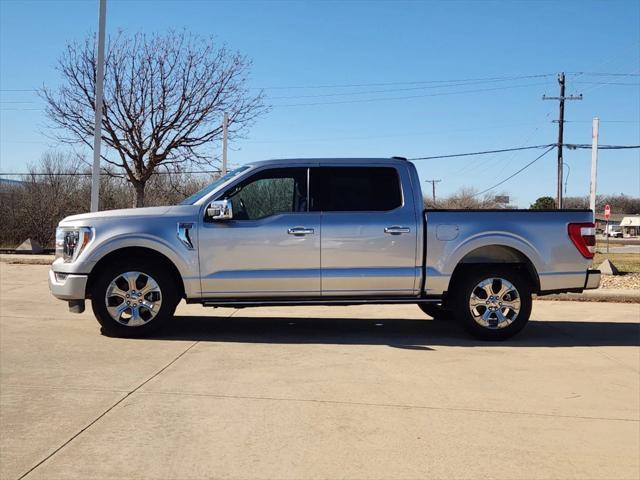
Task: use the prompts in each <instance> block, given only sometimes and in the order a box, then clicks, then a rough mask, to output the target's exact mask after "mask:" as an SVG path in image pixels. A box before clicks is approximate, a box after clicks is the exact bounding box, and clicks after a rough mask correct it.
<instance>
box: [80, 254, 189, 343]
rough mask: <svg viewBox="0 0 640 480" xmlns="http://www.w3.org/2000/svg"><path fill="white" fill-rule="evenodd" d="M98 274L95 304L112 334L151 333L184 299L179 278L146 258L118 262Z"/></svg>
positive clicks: (105, 329)
mask: <svg viewBox="0 0 640 480" xmlns="http://www.w3.org/2000/svg"><path fill="white" fill-rule="evenodd" d="M97 275H98V276H97V278H96V279H95V281H93V284H92V287H91V306H92V308H93V313H94V314H95V316H96V318H97V320H98V322H99V323H100V325H101V326H102V332H103V333H104V334H105V335H108V336H114V337H144V336H148V335H150V334H152V333H153V332H156V331H157V330H158V329H159V328H161V327H162V326H163V325H165V324H166V323H167V322H168V321H170V320H171V318H172V317H173V314H174V312H175V309H176V306H177V305H178V302H179V301H180V295H179V291H178V288H177V285H176V281H175V279H173V278H172V277H171V275H170V274H169V273H168V272H167V271H166V269H163V268H162V266H161V265H158V263H157V262H152V261H150V260H149V259H146V258H142V259H140V260H128V261H127V262H117V263H115V264H114V265H109V266H107V267H106V268H104V269H103V270H102V271H100V272H99V273H98V274H97Z"/></svg>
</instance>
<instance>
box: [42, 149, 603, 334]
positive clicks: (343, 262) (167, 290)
mask: <svg viewBox="0 0 640 480" xmlns="http://www.w3.org/2000/svg"><path fill="white" fill-rule="evenodd" d="M592 220H593V213H592V212H591V211H590V210H552V211H540V210H481V211H478V210H426V211H425V210H424V208H423V197H422V191H421V188H420V180H419V177H418V173H417V171H416V168H415V166H414V165H413V164H412V163H411V162H409V161H406V160H404V159H401V158H395V157H394V158H384V159H371V158H367V159H301V160H272V161H266V162H256V163H251V164H248V165H244V166H242V167H240V168H238V169H236V170H233V171H231V172H229V173H227V174H226V175H224V176H222V177H220V178H219V179H217V180H216V181H214V182H213V183H211V184H210V185H209V186H207V187H206V188H204V189H203V190H201V191H200V192H198V193H196V194H194V195H193V196H191V197H189V198H187V199H185V200H184V201H183V202H182V203H181V204H180V205H175V206H167V207H153V208H137V209H127V210H112V211H103V212H98V213H87V214H82V215H74V216H71V217H68V218H65V219H64V220H63V221H62V222H60V225H59V227H58V229H57V231H56V253H57V258H56V260H55V261H54V262H53V264H52V266H51V271H50V274H49V285H50V289H51V292H52V293H53V295H54V296H56V297H57V298H59V299H62V300H66V301H68V302H69V307H70V309H71V311H74V312H82V311H83V310H84V304H85V299H91V305H92V307H93V312H94V314H95V316H96V317H97V319H98V321H99V322H100V324H101V325H102V329H103V332H104V333H105V334H108V335H116V336H143V335H148V334H150V333H151V332H153V331H155V330H156V329H157V328H159V327H161V326H162V325H164V324H166V323H167V322H170V321H171V320H172V318H173V313H174V311H175V308H176V306H177V304H178V303H179V302H180V300H181V299H185V300H186V301H187V302H189V303H201V304H203V305H205V306H213V307H222V306H225V307H236V308H241V307H252V306H274V305H280V306H283V305H286V306H305V305H354V304H382V303H385V304H407V303H409V304H418V305H419V306H420V308H422V310H423V311H424V312H425V313H427V314H428V315H430V316H432V317H445V316H451V317H454V318H456V319H457V320H458V321H460V322H462V324H463V325H464V326H465V327H466V328H467V329H468V330H469V332H470V333H471V334H473V335H475V336H477V337H480V338H482V339H487V340H500V339H505V338H508V337H510V336H512V335H514V334H515V333H517V332H518V331H519V330H521V329H522V328H523V327H524V326H525V324H526V323H527V321H528V319H529V315H530V313H531V301H532V295H544V294H549V293H559V292H581V291H582V290H583V289H588V288H596V287H597V286H598V284H599V282H600V272H599V271H597V270H590V269H589V265H590V263H591V258H592V257H593V251H594V245H595V231H594V224H593V223H592Z"/></svg>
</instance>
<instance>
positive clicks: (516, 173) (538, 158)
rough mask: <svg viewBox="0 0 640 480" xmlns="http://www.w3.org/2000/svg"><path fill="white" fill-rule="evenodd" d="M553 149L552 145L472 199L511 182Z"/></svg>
mask: <svg viewBox="0 0 640 480" xmlns="http://www.w3.org/2000/svg"><path fill="white" fill-rule="evenodd" d="M554 148H556V146H555V145H552V146H551V147H550V148H549V149H548V150H545V151H544V152H543V153H541V154H540V155H538V156H537V157H536V158H534V159H533V160H531V161H530V162H529V163H527V164H526V165H525V166H524V167H522V168H521V169H520V170H518V171H517V172H514V173H512V174H511V175H509V176H508V177H507V178H505V179H504V180H501V181H500V182H498V183H496V184H495V185H493V186H491V187H489V188H487V189H485V190H482V191H481V192H478V193H476V194H474V195H473V196H474V197H477V196H478V195H482V194H483V193H487V192H488V191H490V190H493V189H494V188H496V187H499V186H500V185H502V184H503V183H505V182H507V181H509V180H511V179H512V178H513V177H515V176H516V175H518V174H519V173H521V172H523V171H524V170H526V169H527V168H529V167H530V166H531V165H533V164H534V163H536V162H537V161H538V160H540V159H541V158H542V157H544V156H545V155H546V154H547V153H549V152H550V151H551V150H553V149H554Z"/></svg>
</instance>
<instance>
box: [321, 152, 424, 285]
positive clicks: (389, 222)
mask: <svg viewBox="0 0 640 480" xmlns="http://www.w3.org/2000/svg"><path fill="white" fill-rule="evenodd" d="M410 184H411V182H410V181H409V178H408V171H407V169H406V168H398V166H397V165H394V164H390V165H384V164H382V165H376V166H355V165H354V166H346V165H345V166H342V165H341V166H334V165H325V166H323V165H322V164H321V166H320V167H317V168H313V169H312V170H311V182H310V185H311V210H312V211H316V212H320V214H321V217H320V221H321V232H322V235H321V245H320V252H321V253H320V258H321V262H320V263H321V289H322V295H323V296H361V295H380V296H388V295H414V294H415V293H416V288H418V285H417V281H416V279H417V278H419V275H420V271H419V267H418V266H417V265H416V254H417V239H418V232H417V229H416V225H417V219H416V214H415V210H414V206H413V194H412V192H410V191H403V188H402V185H410Z"/></svg>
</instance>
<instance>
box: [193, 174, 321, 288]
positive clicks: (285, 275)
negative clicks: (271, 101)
mask: <svg viewBox="0 0 640 480" xmlns="http://www.w3.org/2000/svg"><path fill="white" fill-rule="evenodd" d="M217 199H229V200H231V204H232V210H233V219H232V220H226V221H206V219H204V220H203V223H202V227H201V228H200V230H199V237H198V240H199V241H198V243H199V249H200V251H199V257H200V275H201V286H202V295H203V297H205V298H207V297H226V298H235V297H256V298H257V297H263V296H269V297H271V296H275V295H279V296H318V295H320V213H319V212H310V211H309V208H308V205H309V195H308V169H307V168H306V167H296V168H266V169H263V170H260V171H257V172H256V173H254V174H253V175H251V176H250V177H249V178H248V179H246V180H244V181H243V182H241V183H240V184H238V185H236V186H233V187H231V188H230V189H229V190H228V191H227V192H225V193H224V194H222V195H221V196H220V197H218V198H217Z"/></svg>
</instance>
